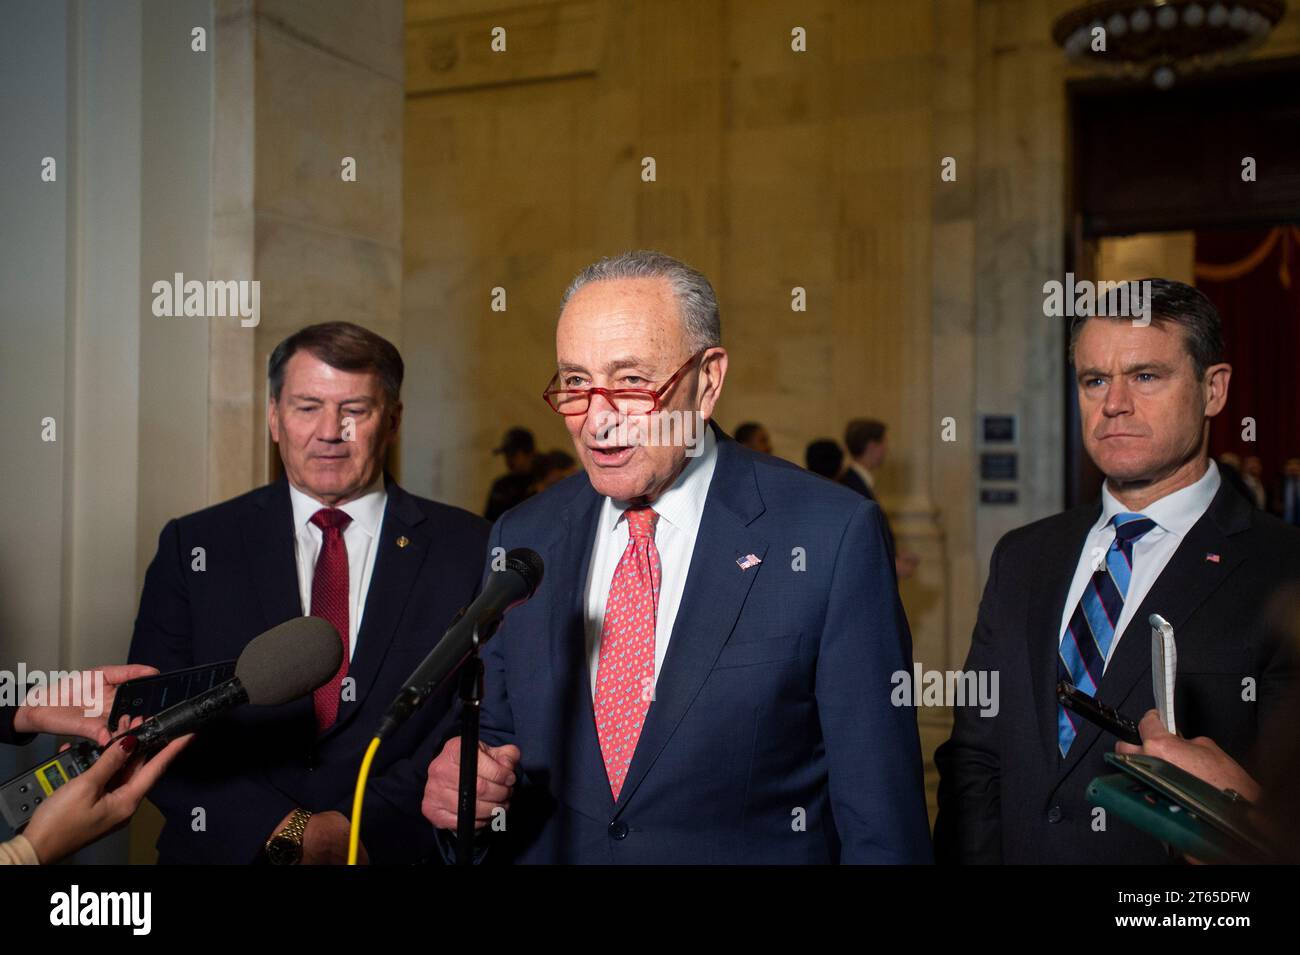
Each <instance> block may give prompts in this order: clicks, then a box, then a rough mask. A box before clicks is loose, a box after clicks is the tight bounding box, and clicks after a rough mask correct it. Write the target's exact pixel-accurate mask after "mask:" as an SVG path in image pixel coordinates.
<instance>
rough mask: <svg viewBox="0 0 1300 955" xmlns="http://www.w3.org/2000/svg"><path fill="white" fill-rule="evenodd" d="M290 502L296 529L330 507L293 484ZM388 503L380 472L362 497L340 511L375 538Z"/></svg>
mask: <svg viewBox="0 0 1300 955" xmlns="http://www.w3.org/2000/svg"><path fill="white" fill-rule="evenodd" d="M289 500H290V501H291V502H292V504H293V526H294V527H295V528H299V527H305V526H306V525H307V524H308V523H309V522H310V521H311V518H312V515H313V514H315V513H316V512H317V511H319V510H320V509H321V508H322V507H329V505H328V504H322V503H321V502H320V501H318V500H316V499H315V498H314V497H312V496H311V495H310V494H308V493H306V492H305V491H300V490H299V489H298V488H296V487H294V486H293V483H292V482H290V484H289ZM387 503H388V489H387V488H386V487H385V486H384V475H383V472H380V474H379V476H378V477H376V478H375V480H374V482H373V483H371V485H370V487H368V488H366V490H365V492H364V493H363V494H362V495H361V496H360V497H357V498H354V499H352V500H351V501H348V503H346V504H344V505H342V506H341V507H340V508H339V510H341V511H342V512H343V513H344V514H346V515H347V516H348V517H350V518H352V523H353V524H355V525H357V526H358V527H360V528H361V529H362V530H363V531H365V532H366V533H367V534H369V535H370V536H371V537H374V536H376V535H377V534H378V533H379V525H380V523H381V522H382V521H383V519H384V506H385V505H386V504H387Z"/></svg>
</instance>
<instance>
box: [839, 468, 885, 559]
mask: <svg viewBox="0 0 1300 955" xmlns="http://www.w3.org/2000/svg"><path fill="white" fill-rule="evenodd" d="M840 483H841V484H843V485H844V486H845V487H847V488H849V489H850V490H852V491H856V492H857V493H859V494H861V495H862V496H863V497H865V498H866V499H867V500H868V501H871V502H872V503H873V504H875V505H877V506H879V504H880V502H879V501H877V500H876V495H875V494H874V493H873V492H872V490H871V486H870V485H869V484H867V482H866V481H864V480H862V477H861V475H859V474H858V472H857V471H855V470H853V468H845V469H844V473H843V474H842V475H840ZM880 527H881V530H883V531H884V534H885V547H886V548H888V549H889V556H890V559H891V560H892V559H893V557H894V553H895V550H896V548H895V546H894V529H893V528H892V527H890V526H889V516H888V515H887V514H886V513H885V509H884V508H881V509H880Z"/></svg>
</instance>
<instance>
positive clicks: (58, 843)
mask: <svg viewBox="0 0 1300 955" xmlns="http://www.w3.org/2000/svg"><path fill="white" fill-rule="evenodd" d="M191 739H193V736H192V735H189V736H182V737H180V738H179V739H176V740H173V741H172V742H170V743H168V744H167V745H166V746H165V747H164V748H163V749H162V750H161V751H160V752H158V753H155V754H154V755H153V756H152V757H151V758H146V757H144V756H139V757H135V758H133V754H134V753H135V752H136V741H135V737H134V736H131V735H129V734H128V735H125V736H122V737H121V738H120V739H119V740H118V741H117V742H116V743H115V744H113V745H112V746H109V747H108V748H107V749H106V750H104V752H103V754H102V755H101V756H100V757H99V759H98V760H96V762H95V764H94V765H93V766H91V767H90V768H89V769H88V770H86V771H85V772H84V773H82V774H81V775H80V776H77V777H75V778H73V779H70V780H69V781H68V782H67V783H66V784H64V785H63V786H60V787H59V788H58V789H57V790H55V791H54V793H53V795H51V796H50V798H49V799H47V800H46V801H45V802H44V803H43V804H42V805H41V806H40V807H39V808H38V809H37V810H36V814H35V815H33V816H32V821H31V822H29V823H28V824H27V828H26V829H25V830H24V831H23V835H24V836H25V837H26V838H27V841H28V842H30V843H31V845H32V849H34V850H35V852H36V858H37V859H38V860H39V861H40V863H41V864H42V865H50V864H51V863H54V862H57V861H59V860H60V859H62V858H63V857H65V856H68V855H71V854H72V853H74V852H76V851H77V850H79V849H81V848H83V847H85V846H87V845H89V844H90V843H92V842H94V841H95V840H97V839H100V838H102V837H103V836H106V835H108V834H109V833H110V832H114V831H116V830H118V829H120V828H121V827H122V826H123V825H125V824H126V822H127V820H128V819H130V818H131V817H132V816H133V815H135V811H136V809H137V808H139V806H140V803H141V802H142V801H143V800H144V797H145V795H146V794H147V793H148V792H149V790H150V789H151V788H153V785H154V783H156V782H157V781H158V779H159V777H161V776H162V774H163V773H164V772H166V771H167V767H168V766H169V765H171V762H172V760H174V759H175V758H176V757H177V756H178V755H180V752H181V750H183V749H184V748H185V747H186V746H187V745H189V742H190V740H191Z"/></svg>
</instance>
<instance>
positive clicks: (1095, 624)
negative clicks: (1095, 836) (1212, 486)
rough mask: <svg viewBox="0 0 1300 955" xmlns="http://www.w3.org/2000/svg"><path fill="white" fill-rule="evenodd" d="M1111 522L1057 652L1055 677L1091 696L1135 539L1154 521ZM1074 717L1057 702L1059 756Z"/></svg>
mask: <svg viewBox="0 0 1300 955" xmlns="http://www.w3.org/2000/svg"><path fill="white" fill-rule="evenodd" d="M1111 523H1112V524H1114V525H1115V540H1114V542H1113V543H1112V544H1111V545H1110V548H1109V549H1108V550H1107V551H1106V561H1105V563H1104V564H1103V565H1102V566H1101V567H1099V568H1097V571H1096V572H1095V573H1094V574H1093V575H1092V579H1091V580H1089V581H1088V586H1087V587H1085V588H1084V590H1083V596H1082V597H1080V598H1079V605H1078V606H1077V607H1075V608H1074V614H1073V616H1071V617H1070V625H1069V626H1068V627H1067V628H1066V630H1065V635H1064V636H1063V637H1062V638H1061V648H1060V650H1059V651H1058V653H1057V655H1056V678H1057V679H1058V680H1069V681H1070V682H1071V683H1073V684H1074V685H1075V686H1076V687H1077V688H1078V689H1079V690H1080V692H1083V693H1087V694H1088V695H1089V696H1096V695H1097V686H1098V685H1099V684H1100V683H1101V674H1102V671H1103V670H1105V668H1106V655H1107V654H1108V653H1109V652H1110V645H1111V643H1112V642H1114V640H1115V624H1116V623H1118V622H1119V615H1120V613H1121V612H1122V611H1123V610H1124V598H1125V596H1126V595H1127V594H1128V582H1129V579H1130V578H1131V577H1132V576H1133V543H1134V541H1136V540H1138V538H1140V537H1141V536H1142V535H1143V534H1145V533H1146V532H1147V531H1149V530H1151V528H1153V527H1155V526H1156V522H1155V521H1153V520H1151V518H1149V517H1143V516H1142V515H1141V514H1116V515H1115V516H1114V517H1112V518H1111ZM1078 719H1079V717H1078V716H1075V715H1074V714H1073V713H1070V712H1069V711H1068V710H1066V708H1065V707H1063V706H1062V705H1061V704H1060V703H1057V704H1056V735H1057V741H1058V743H1059V745H1060V748H1061V755H1062V756H1064V755H1065V754H1066V753H1068V752H1069V751H1070V744H1071V743H1073V742H1074V737H1075V736H1077V735H1078V730H1077V729H1076V727H1075V721H1076V720H1078Z"/></svg>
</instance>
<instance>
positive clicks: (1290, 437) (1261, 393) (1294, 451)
mask: <svg viewBox="0 0 1300 955" xmlns="http://www.w3.org/2000/svg"><path fill="white" fill-rule="evenodd" d="M1196 287H1197V288H1199V289H1200V290H1201V291H1202V292H1204V293H1205V294H1206V295H1207V296H1208V297H1209V299H1210V301H1212V302H1213V303H1214V305H1215V307H1216V308H1218V310H1219V314H1220V316H1222V318H1223V338H1224V347H1225V351H1226V355H1225V360H1226V361H1228V362H1229V363H1230V364H1231V365H1232V382H1231V384H1230V385H1229V388H1228V405H1227V407H1226V408H1225V409H1224V410H1223V412H1222V413H1220V414H1219V416H1218V417H1217V418H1215V419H1214V420H1213V421H1212V422H1211V425H1210V454H1211V455H1213V456H1215V457H1218V456H1219V455H1220V454H1222V453H1224V452H1225V451H1231V452H1234V453H1236V454H1238V455H1240V456H1241V457H1242V459H1243V460H1244V459H1245V458H1246V457H1247V456H1248V455H1252V454H1253V455H1256V456H1258V457H1259V459H1260V461H1261V463H1262V464H1263V470H1264V473H1263V475H1262V477H1263V482H1264V486H1265V487H1266V488H1268V489H1270V491H1271V490H1272V488H1273V487H1274V486H1275V484H1276V483H1277V481H1278V480H1279V477H1280V475H1281V471H1282V463H1283V462H1284V461H1285V460H1286V459H1287V458H1291V457H1300V229H1297V228H1296V227H1295V226H1292V225H1285V226H1279V227H1277V228H1274V229H1245V230H1209V231H1204V232H1197V233H1196ZM1242 418H1253V419H1254V420H1255V441H1254V442H1249V441H1243V440H1242V429H1243V425H1242V423H1241V419H1242Z"/></svg>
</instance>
